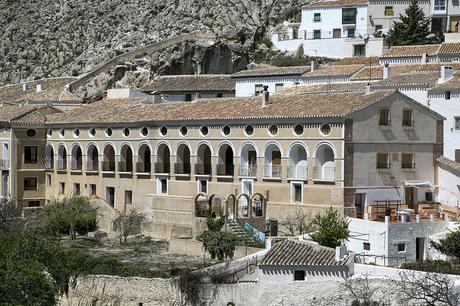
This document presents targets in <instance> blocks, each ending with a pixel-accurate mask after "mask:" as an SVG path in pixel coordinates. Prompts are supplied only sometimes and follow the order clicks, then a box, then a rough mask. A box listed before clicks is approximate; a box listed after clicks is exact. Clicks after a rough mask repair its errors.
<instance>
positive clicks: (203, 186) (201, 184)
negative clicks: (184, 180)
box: [197, 180, 208, 193]
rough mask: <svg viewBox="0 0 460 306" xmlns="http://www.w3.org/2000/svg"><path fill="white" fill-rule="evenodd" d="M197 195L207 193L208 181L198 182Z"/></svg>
mask: <svg viewBox="0 0 460 306" xmlns="http://www.w3.org/2000/svg"><path fill="white" fill-rule="evenodd" d="M197 183H198V193H208V180H198V181H197Z"/></svg>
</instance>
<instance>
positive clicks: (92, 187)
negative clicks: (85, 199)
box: [89, 184, 96, 196]
mask: <svg viewBox="0 0 460 306" xmlns="http://www.w3.org/2000/svg"><path fill="white" fill-rule="evenodd" d="M89 195H90V196H95V195H96V184H89Z"/></svg>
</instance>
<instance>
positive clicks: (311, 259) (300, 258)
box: [260, 240, 353, 267]
mask: <svg viewBox="0 0 460 306" xmlns="http://www.w3.org/2000/svg"><path fill="white" fill-rule="evenodd" d="M352 259H353V255H352V254H347V255H345V257H344V258H342V259H341V260H340V261H337V260H336V259H335V249H332V248H328V247H323V246H320V245H316V244H313V243H309V242H306V241H298V240H284V241H280V242H278V243H276V244H275V245H274V246H273V247H272V248H271V249H270V250H269V251H268V252H267V254H266V255H265V257H264V259H263V260H262V262H261V263H260V266H262V267H267V266H302V267H305V266H310V267H312V266H313V267H314V266H329V267H346V266H348V265H349V264H350V262H351V260H352Z"/></svg>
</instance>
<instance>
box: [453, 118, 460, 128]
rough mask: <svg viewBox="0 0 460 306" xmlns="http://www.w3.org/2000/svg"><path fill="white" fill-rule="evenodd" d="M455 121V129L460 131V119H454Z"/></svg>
mask: <svg viewBox="0 0 460 306" xmlns="http://www.w3.org/2000/svg"><path fill="white" fill-rule="evenodd" d="M454 120H455V129H456V130H460V117H454Z"/></svg>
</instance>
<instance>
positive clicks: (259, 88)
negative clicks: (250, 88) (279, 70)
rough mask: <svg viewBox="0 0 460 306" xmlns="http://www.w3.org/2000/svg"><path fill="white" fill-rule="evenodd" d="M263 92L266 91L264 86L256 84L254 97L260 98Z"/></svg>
mask: <svg viewBox="0 0 460 306" xmlns="http://www.w3.org/2000/svg"><path fill="white" fill-rule="evenodd" d="M262 91H264V85H263V84H256V85H255V86H254V95H255V96H259V95H260V94H262Z"/></svg>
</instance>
